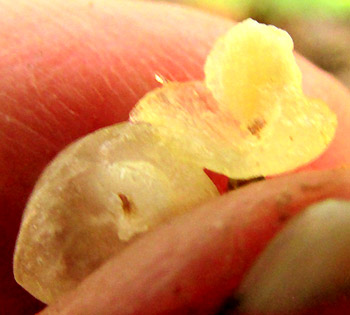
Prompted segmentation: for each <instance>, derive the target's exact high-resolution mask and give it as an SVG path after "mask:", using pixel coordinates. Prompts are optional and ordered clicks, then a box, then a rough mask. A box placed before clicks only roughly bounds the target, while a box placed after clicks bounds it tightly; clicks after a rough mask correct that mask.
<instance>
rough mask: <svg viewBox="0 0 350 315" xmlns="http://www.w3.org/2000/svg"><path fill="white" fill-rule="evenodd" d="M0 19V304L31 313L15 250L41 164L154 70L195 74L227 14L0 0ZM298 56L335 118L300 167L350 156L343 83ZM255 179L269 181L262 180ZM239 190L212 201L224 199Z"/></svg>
mask: <svg viewBox="0 0 350 315" xmlns="http://www.w3.org/2000/svg"><path fill="white" fill-rule="evenodd" d="M0 21H1V22H0V47H1V50H0V55H1V58H0V77H1V81H0V174H1V177H0V233H1V242H0V255H1V256H0V257H1V263H0V278H1V282H0V305H1V311H3V312H4V313H5V314H30V313H34V312H35V311H38V310H39V309H41V308H42V307H43V306H42V305H41V304H40V303H38V302H36V301H35V300H34V299H33V298H31V297H30V296H29V294H27V293H26V292H25V291H24V290H22V289H21V288H20V287H19V286H18V285H17V284H16V283H15V281H14V279H13V274H12V254H13V249H14V244H15V239H16V235H17V232H18V228H19V224H20V219H21V215H22V211H23V209H24V206H25V203H26V200H27V198H28V196H29V194H30V192H31V190H32V188H33V185H34V183H35V181H36V179H37V178H38V176H39V174H40V172H41V171H42V169H43V168H44V167H45V165H46V164H47V163H48V162H49V161H50V160H51V159H52V158H53V157H54V156H55V154H56V153H58V152H59V151H60V150H61V149H62V148H63V147H64V146H66V145H67V144H68V143H70V142H72V141H73V140H75V139H77V138H79V137H81V136H84V135H86V134H87V133H89V132H91V131H93V130H96V129H98V128H100V127H103V126H107V125H111V124H114V123H117V122H120V121H123V120H126V119H127V117H128V112H129V111H130V109H131V108H132V107H133V106H134V105H135V103H136V102H137V100H138V99H140V98H141V97H142V96H143V95H144V94H145V93H146V92H147V91H149V90H151V89H153V88H155V87H157V86H159V82H158V81H157V80H156V79H155V74H160V75H162V76H163V77H164V78H166V79H168V80H171V81H187V80H192V79H202V78H203V64H204V60H205V57H206V55H207V53H208V51H209V50H210V48H211V46H212V44H213V42H214V41H215V39H216V38H217V37H218V36H219V35H220V34H222V33H224V32H225V31H226V30H227V29H228V28H229V27H231V26H232V25H233V22H231V21H228V20H224V19H221V18H218V17H214V16H210V15H206V14H202V13H199V12H197V11H195V10H193V9H183V8H180V7H177V6H172V5H167V4H160V3H158V4H156V3H141V2H135V1H133V2H131V1H130V2H129V1H116V0H109V1H108V0H104V1H103V0H96V1H83V0H77V1H71V2H63V1H58V0H54V1H50V2H48V1H44V0H34V1H30V2H28V1H22V0H19V1H15V2H14V1H8V0H0ZM297 61H298V63H299V65H300V67H301V69H302V72H303V75H304V82H303V84H304V90H305V92H306V94H308V95H310V96H314V97H317V98H321V99H323V100H324V101H326V102H327V103H329V105H330V106H331V107H332V108H333V110H334V111H335V112H336V113H337V114H338V119H339V128H338V131H337V135H336V138H335V140H334V141H333V143H332V144H331V146H330V148H329V149H328V150H327V152H326V153H325V154H324V155H322V156H321V157H320V158H319V159H318V160H317V161H315V162H313V163H311V164H310V165H309V166H307V169H324V168H337V167H340V166H346V165H350V147H349V146H348V145H347V140H346V137H345V136H344V135H347V134H349V131H350V106H349V104H350V96H349V92H348V91H347V90H346V89H345V88H344V87H343V86H342V85H341V84H339V83H338V82H337V81H336V80H334V79H333V78H332V77H331V76H329V75H328V74H326V73H324V72H322V71H321V70H319V69H317V68H316V67H314V66H313V65H311V64H310V63H308V62H307V61H306V60H305V59H303V58H301V57H299V56H297ZM303 169H305V167H304V168H303ZM344 172H345V171H344ZM337 174H339V173H337ZM325 176H331V175H330V174H328V173H326V175H325ZM332 176H333V175H332ZM322 178H323V177H322ZM330 178H332V180H336V178H335V177H334V176H333V177H330ZM323 179H324V178H323ZM290 180H291V181H292V180H293V179H292V178H290ZM262 185H263V186H262V187H264V188H263V189H266V191H268V189H269V186H268V185H269V182H268V181H267V182H266V183H264V184H262ZM238 195H239V194H238V193H237V194H230V195H228V196H225V197H224V199H223V200H222V201H219V202H220V203H222V202H223V203H224V204H221V205H222V206H223V207H224V205H227V207H228V209H229V205H231V204H232V202H234V200H235V198H236V197H237V196H238ZM211 206H212V207H214V208H215V207H217V204H215V203H212V204H211ZM256 211H259V208H257V209H256ZM272 232H273V231H271V233H270V234H269V235H270V237H272V235H273V233H272ZM256 237H257V239H258V238H259V235H257V236H256ZM251 250H252V249H251V248H248V251H251ZM255 254H256V253H255ZM247 255H248V256H249V257H255V256H254V255H253V256H251V254H250V252H247ZM243 256H244V255H243V254H242V257H243ZM242 259H243V258H242ZM251 259H252V258H251ZM102 307H103V305H102Z"/></svg>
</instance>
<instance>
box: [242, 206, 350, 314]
mask: <svg viewBox="0 0 350 315" xmlns="http://www.w3.org/2000/svg"><path fill="white" fill-rule="evenodd" d="M349 210H350V202H349V201H344V200H326V201H323V202H320V203H317V204H315V205H312V206H310V207H308V208H307V209H306V210H305V211H303V212H302V213H300V214H298V215H297V216H295V218H293V219H292V220H290V221H289V222H288V224H287V225H286V226H285V227H284V229H282V231H281V232H280V233H278V234H277V236H276V237H275V238H274V239H273V240H272V242H271V243H270V244H269V245H268V246H267V248H266V249H265V250H264V251H263V253H262V255H261V256H260V257H259V259H258V260H257V262H256V263H254V265H253V267H252V268H251V269H250V270H249V272H248V274H247V275H246V276H245V278H244V280H243V283H242V284H241V285H240V288H239V290H238V296H239V297H240V299H241V305H240V307H239V310H240V311H241V312H243V313H244V314H300V313H301V311H303V310H305V309H308V310H309V311H310V309H311V307H316V306H317V305H319V304H322V305H324V304H325V302H326V301H329V302H332V300H334V299H336V298H337V297H339V295H343V296H344V294H345V295H348V293H349V292H347V291H348V288H349V278H350V274H349V268H348V266H349V260H350V255H349V254H350V253H349V248H350V229H349V226H350V211H349Z"/></svg>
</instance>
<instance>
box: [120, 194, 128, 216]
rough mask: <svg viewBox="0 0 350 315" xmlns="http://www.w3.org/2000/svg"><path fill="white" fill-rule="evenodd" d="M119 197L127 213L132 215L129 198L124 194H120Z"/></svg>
mask: <svg viewBox="0 0 350 315" xmlns="http://www.w3.org/2000/svg"><path fill="white" fill-rule="evenodd" d="M118 197H119V198H120V200H121V201H122V207H123V210H124V212H125V213H131V203H130V200H129V199H128V197H127V196H125V195H124V194H118Z"/></svg>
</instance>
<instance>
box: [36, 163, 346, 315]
mask: <svg viewBox="0 0 350 315" xmlns="http://www.w3.org/2000/svg"><path fill="white" fill-rule="evenodd" d="M326 198H341V199H350V171H343V170H337V171H334V170H333V171H318V172H311V173H299V174H293V175H290V176H289V177H288V176H285V177H280V178H276V179H271V180H269V181H267V182H266V183H264V182H260V183H256V184H251V185H250V186H248V187H245V188H242V189H241V190H237V191H233V192H231V193H228V194H225V195H223V196H222V197H221V198H218V199H215V200H213V201H212V202H210V203H208V204H206V205H204V206H202V207H199V208H198V209H196V210H195V211H194V212H190V213H188V214H186V215H184V216H181V217H178V218H176V219H175V220H173V221H172V222H171V223H170V224H168V225H164V226H162V227H160V228H159V229H158V230H156V231H155V232H153V233H149V234H147V235H145V236H144V237H143V238H142V239H141V240H140V241H138V242H136V243H134V244H133V245H131V246H130V247H129V248H128V249H127V250H126V251H125V252H123V253H122V254H121V255H120V256H118V257H116V258H114V259H113V258H112V259H111V260H110V261H109V262H107V263H106V264H105V265H103V266H102V267H101V268H100V269H99V270H97V271H96V272H95V273H93V274H92V275H91V276H90V277H88V278H87V279H86V280H85V281H83V283H82V284H81V285H80V286H79V287H78V289H77V290H75V291H73V292H72V293H70V294H67V295H66V296H64V297H63V298H62V299H61V300H59V301H58V303H56V304H55V305H53V306H51V307H49V308H48V309H47V310H46V311H44V312H43V313H42V314H43V315H44V314H51V313H50V312H52V313H53V314H56V313H57V314H62V315H63V314H77V315H78V314H119V315H122V314H188V313H190V311H191V310H196V311H197V312H198V313H199V314H206V313H207V312H209V311H212V310H213V309H214V310H215V308H216V307H217V306H218V305H220V304H221V303H222V302H223V299H224V298H225V297H227V296H228V295H229V294H230V293H232V292H234V290H235V289H236V288H237V286H238V285H239V283H240V281H241V279H242V277H243V275H244V273H245V272H246V271H247V270H248V268H249V267H250V266H251V264H252V263H253V262H254V260H255V258H256V256H257V254H258V253H259V252H260V251H261V250H262V249H263V248H264V247H265V246H266V244H267V242H268V240H270V239H271V237H272V236H273V235H274V234H275V233H276V232H277V231H278V230H279V229H280V228H281V227H283V225H284V224H285V222H286V221H287V220H288V219H289V218H290V217H291V216H293V215H295V214H296V213H298V212H299V211H301V210H302V209H304V208H305V207H306V206H308V205H310V204H312V203H314V202H317V201H319V200H322V199H326ZM174 240H176V241H174ZM111 275H113V276H112V277H111Z"/></svg>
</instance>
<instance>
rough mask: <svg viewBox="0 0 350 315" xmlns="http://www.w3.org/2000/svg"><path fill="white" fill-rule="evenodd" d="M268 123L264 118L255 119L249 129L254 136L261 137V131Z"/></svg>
mask: <svg viewBox="0 0 350 315" xmlns="http://www.w3.org/2000/svg"><path fill="white" fill-rule="evenodd" d="M265 125H266V121H265V120H264V119H255V120H254V122H253V123H252V124H251V125H250V126H248V130H249V131H250V133H251V134H252V135H253V136H257V137H258V138H259V137H260V135H259V132H260V130H261V129H263V128H264V126H265Z"/></svg>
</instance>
